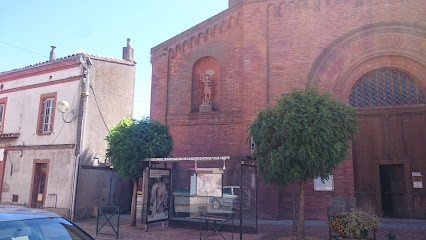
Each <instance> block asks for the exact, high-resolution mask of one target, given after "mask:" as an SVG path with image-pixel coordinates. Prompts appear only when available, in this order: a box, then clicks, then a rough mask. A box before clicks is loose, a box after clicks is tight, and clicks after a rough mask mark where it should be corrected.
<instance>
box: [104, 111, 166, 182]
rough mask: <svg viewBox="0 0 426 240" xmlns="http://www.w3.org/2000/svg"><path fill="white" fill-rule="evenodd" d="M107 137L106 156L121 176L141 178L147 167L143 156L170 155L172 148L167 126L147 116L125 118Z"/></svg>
mask: <svg viewBox="0 0 426 240" xmlns="http://www.w3.org/2000/svg"><path fill="white" fill-rule="evenodd" d="M106 140H107V142H108V149H107V157H110V158H111V161H112V164H113V166H114V168H115V169H116V170H117V171H118V173H119V174H120V176H122V177H126V178H133V179H137V178H140V177H141V176H142V173H143V169H144V168H145V167H147V166H148V162H144V161H142V160H143V159H145V158H154V157H167V156H168V155H169V154H170V152H171V151H172V148H173V140H172V137H171V135H170V133H169V129H168V127H167V126H165V125H163V124H161V123H160V122H157V121H150V120H149V119H148V118H144V119H142V120H139V121H137V120H133V119H130V118H123V119H122V120H121V121H120V122H119V123H118V124H117V125H116V126H114V127H112V128H111V130H110V131H109V134H108V136H107V137H106Z"/></svg>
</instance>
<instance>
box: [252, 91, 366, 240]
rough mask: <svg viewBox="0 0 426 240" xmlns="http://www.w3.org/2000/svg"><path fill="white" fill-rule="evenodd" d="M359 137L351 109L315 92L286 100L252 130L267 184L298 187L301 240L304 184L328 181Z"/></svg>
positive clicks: (267, 111)
mask: <svg viewBox="0 0 426 240" xmlns="http://www.w3.org/2000/svg"><path fill="white" fill-rule="evenodd" d="M357 131H358V129H357V119H356V116H355V112H354V109H353V108H352V107H350V106H349V105H346V104H344V103H342V102H340V101H337V100H334V99H332V98H331V96H330V94H324V95H321V94H318V93H317V92H316V91H315V90H313V89H309V90H307V91H305V92H300V91H294V92H292V93H290V94H289V95H284V96H282V97H281V98H280V99H278V104H277V106H275V107H268V108H267V109H265V110H262V111H260V112H259V113H258V116H257V118H256V119H255V120H254V122H253V123H252V124H251V126H250V127H249V132H250V136H251V137H252V138H253V140H254V142H255V143H256V144H257V146H258V149H257V151H256V152H255V153H254V157H255V159H256V162H257V164H258V167H259V172H260V174H261V175H262V176H263V178H264V179H265V181H266V182H267V183H272V184H275V185H278V186H286V185H287V184H289V183H292V182H296V181H299V188H300V190H299V211H298V212H299V214H298V224H297V236H296V239H302V238H303V233H304V208H305V207H304V201H305V193H304V185H305V182H306V181H307V180H309V179H314V178H317V177H320V178H321V179H322V180H325V179H328V177H329V176H330V175H331V174H332V173H333V170H334V169H335V168H337V167H338V166H339V164H340V163H341V162H343V161H344V160H345V158H346V151H347V149H349V147H350V143H351V140H353V139H354V138H355V136H356V134H357Z"/></svg>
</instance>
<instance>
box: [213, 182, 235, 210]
mask: <svg viewBox="0 0 426 240" xmlns="http://www.w3.org/2000/svg"><path fill="white" fill-rule="evenodd" d="M239 196H240V187H239V186H224V187H223V188H222V197H210V198H209V203H210V206H211V207H212V208H214V209H218V208H234V207H236V206H235V205H236V204H238V203H237V199H238V198H239Z"/></svg>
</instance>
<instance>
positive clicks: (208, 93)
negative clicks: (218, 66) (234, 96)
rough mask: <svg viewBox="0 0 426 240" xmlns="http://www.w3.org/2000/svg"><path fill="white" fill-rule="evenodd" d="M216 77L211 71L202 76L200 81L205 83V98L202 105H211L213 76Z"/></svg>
mask: <svg viewBox="0 0 426 240" xmlns="http://www.w3.org/2000/svg"><path fill="white" fill-rule="evenodd" d="M213 75H214V71H213V70H211V69H209V70H207V71H205V72H204V73H201V75H200V81H202V82H203V83H204V98H203V102H202V104H210V98H211V94H212V80H211V79H210V77H211V76H213Z"/></svg>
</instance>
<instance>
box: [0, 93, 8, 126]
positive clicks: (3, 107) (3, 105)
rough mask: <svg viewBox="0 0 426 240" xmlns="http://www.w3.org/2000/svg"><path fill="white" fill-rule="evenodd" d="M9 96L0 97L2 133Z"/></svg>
mask: <svg viewBox="0 0 426 240" xmlns="http://www.w3.org/2000/svg"><path fill="white" fill-rule="evenodd" d="M6 102H7V98H0V134H3V129H4V114H5V111H6Z"/></svg>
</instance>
